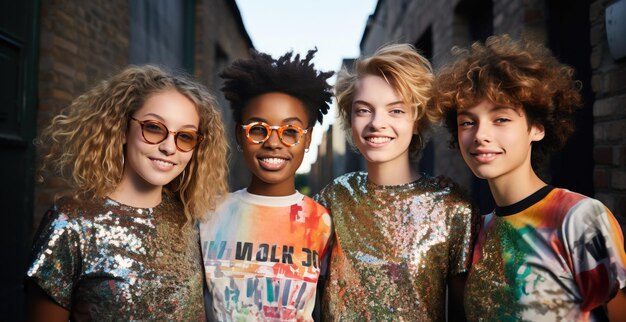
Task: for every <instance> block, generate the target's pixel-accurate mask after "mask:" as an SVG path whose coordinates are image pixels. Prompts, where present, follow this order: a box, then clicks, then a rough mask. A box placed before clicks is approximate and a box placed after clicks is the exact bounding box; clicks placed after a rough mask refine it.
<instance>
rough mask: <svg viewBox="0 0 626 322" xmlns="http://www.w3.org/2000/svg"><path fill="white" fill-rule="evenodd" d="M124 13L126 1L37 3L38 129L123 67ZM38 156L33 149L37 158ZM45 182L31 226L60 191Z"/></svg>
mask: <svg viewBox="0 0 626 322" xmlns="http://www.w3.org/2000/svg"><path fill="white" fill-rule="evenodd" d="M128 10H129V3H128V1H127V0H93V1H79V0H72V1H61V0H49V1H42V2H41V16H40V19H41V20H40V21H41V30H40V44H39V46H40V47H39V85H38V86H39V93H38V94H39V106H38V111H37V112H38V115H37V128H38V129H41V128H42V127H44V126H46V125H47V124H48V123H49V121H50V118H51V117H53V116H54V115H56V114H58V112H59V111H60V109H61V108H63V107H65V106H67V105H68V104H69V103H70V102H71V101H72V100H73V99H74V98H75V97H76V96H78V95H80V94H81V93H83V92H84V91H86V90H87V89H89V88H90V87H91V86H93V85H94V84H96V83H97V82H98V81H100V80H102V79H104V78H106V77H108V76H111V75H113V74H114V73H115V72H117V71H119V70H120V69H121V68H123V67H124V66H125V65H126V64H127V60H128V34H129V33H128V28H129V27H128V26H129V21H128V17H129V11H128ZM38 133H39V131H38ZM42 152H43V151H37V154H38V158H40V157H41V154H42ZM45 180H46V181H45V183H44V184H38V185H37V186H36V188H35V207H34V211H35V215H34V220H33V224H34V225H35V226H37V225H38V224H39V221H40V218H41V216H42V215H43V213H44V212H45V210H46V209H47V208H48V207H49V206H50V205H51V203H52V200H53V197H54V194H55V193H58V192H60V191H63V188H64V184H63V182H62V180H60V179H57V178H50V179H48V178H45Z"/></svg>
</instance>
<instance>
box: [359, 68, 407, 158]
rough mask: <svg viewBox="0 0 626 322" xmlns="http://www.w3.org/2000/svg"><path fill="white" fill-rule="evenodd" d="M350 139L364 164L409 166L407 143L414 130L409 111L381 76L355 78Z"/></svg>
mask: <svg viewBox="0 0 626 322" xmlns="http://www.w3.org/2000/svg"><path fill="white" fill-rule="evenodd" d="M351 123H352V127H351V128H352V138H353V141H354V143H355V145H356V146H357V148H358V149H359V151H360V152H361V154H362V155H363V156H364V157H365V159H366V160H367V163H368V168H370V167H371V166H375V165H394V166H395V165H398V166H400V167H406V166H408V165H409V144H410V143H411V139H412V137H413V134H415V133H416V127H415V122H414V121H413V118H412V117H411V110H410V108H409V107H408V106H406V104H405V103H404V101H403V100H402V97H400V96H399V95H398V93H397V92H396V91H395V90H394V89H393V87H391V85H389V84H387V82H386V81H385V79H384V78H382V77H379V76H373V75H368V76H365V77H363V78H361V79H360V80H359V81H358V84H357V87H356V92H355V95H354V100H353V102H352V111H351Z"/></svg>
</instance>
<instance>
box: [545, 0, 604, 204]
mask: <svg viewBox="0 0 626 322" xmlns="http://www.w3.org/2000/svg"><path fill="white" fill-rule="evenodd" d="M546 25H547V31H548V46H549V48H550V49H551V50H552V52H553V53H554V55H555V56H556V57H557V58H558V60H559V61H560V62H562V63H565V64H567V65H570V66H572V67H574V69H575V70H576V74H575V76H574V77H575V78H576V79H578V80H580V81H581V82H582V84H583V87H582V92H581V94H582V97H583V101H584V106H583V108H582V109H581V110H579V111H578V112H577V113H576V116H575V117H576V131H575V132H574V134H573V135H572V136H571V137H570V139H569V141H568V143H567V144H566V145H565V147H564V148H563V149H562V150H561V151H559V152H558V153H555V154H554V155H552V157H551V160H550V176H551V183H552V184H553V185H555V186H559V187H563V188H567V189H570V190H572V191H576V192H579V193H582V194H584V195H587V196H593V195H594V187H593V165H594V163H593V102H594V99H595V98H594V94H593V91H592V90H591V59H590V57H591V45H590V40H589V31H590V23H589V1H586V0H567V1H566V0H549V1H546Z"/></svg>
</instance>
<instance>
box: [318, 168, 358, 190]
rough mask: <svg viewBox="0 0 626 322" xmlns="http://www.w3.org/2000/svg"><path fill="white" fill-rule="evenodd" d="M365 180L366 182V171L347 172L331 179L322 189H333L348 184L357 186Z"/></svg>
mask: <svg viewBox="0 0 626 322" xmlns="http://www.w3.org/2000/svg"><path fill="white" fill-rule="evenodd" d="M365 182H367V172H363V171H358V172H349V173H346V174H343V175H340V176H338V177H337V178H335V179H333V181H331V182H330V183H329V184H328V185H327V186H326V187H325V188H324V190H327V189H330V190H333V189H334V188H341V187H349V186H355V185H357V186H358V185H360V184H363V183H365Z"/></svg>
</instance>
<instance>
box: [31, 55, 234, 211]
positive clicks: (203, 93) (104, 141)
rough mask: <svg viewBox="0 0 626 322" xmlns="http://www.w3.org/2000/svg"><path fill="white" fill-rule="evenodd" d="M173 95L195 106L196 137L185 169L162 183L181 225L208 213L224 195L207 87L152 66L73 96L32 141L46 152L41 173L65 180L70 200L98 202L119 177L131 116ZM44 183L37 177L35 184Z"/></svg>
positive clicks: (220, 133)
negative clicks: (153, 99) (180, 211)
mask: <svg viewBox="0 0 626 322" xmlns="http://www.w3.org/2000/svg"><path fill="white" fill-rule="evenodd" d="M168 90H175V91H177V92H179V93H180V94H182V95H184V96H185V97H187V98H188V99H189V100H190V101H192V102H193V104H194V105H195V106H196V108H197V111H198V114H199V116H200V124H199V127H198V132H199V133H200V134H201V135H203V136H204V137H205V139H204V140H203V141H202V142H201V143H200V144H199V145H198V146H197V147H196V148H195V149H194V151H193V156H192V159H191V161H190V162H189V163H188V164H187V167H186V168H185V171H184V172H183V173H182V174H181V175H179V176H178V177H177V178H175V179H174V180H172V182H170V183H168V184H167V185H166V186H165V189H166V191H169V192H171V193H174V194H175V195H176V197H177V198H178V199H179V200H180V201H181V202H182V204H183V205H184V209H185V216H186V217H187V220H188V222H191V221H193V220H194V219H200V218H202V216H203V215H204V214H205V213H206V212H207V211H209V210H211V209H215V207H216V206H217V204H218V199H219V198H220V197H223V196H225V195H226V193H227V192H228V184H227V174H228V169H227V158H228V155H227V154H228V145H227V141H226V138H225V131H224V125H223V123H222V119H221V116H220V113H219V112H218V108H217V103H216V101H215V99H214V98H213V96H212V95H211V94H209V92H208V91H207V89H206V88H205V87H204V86H202V85H200V84H198V83H196V82H194V81H192V80H191V79H189V78H187V77H185V76H182V75H172V74H170V73H166V72H165V71H163V70H162V69H160V68H158V67H155V66H150V65H146V66H130V67H128V68H126V69H124V70H123V71H122V72H120V73H119V74H117V75H115V76H113V77H111V78H110V79H108V80H105V81H102V82H101V83H100V84H98V85H97V86H95V87H94V88H92V89H91V90H89V91H88V92H86V93H85V94H83V95H81V96H79V97H78V98H76V99H75V100H74V101H73V102H72V103H71V104H70V105H69V106H68V107H66V108H64V109H63V110H62V111H61V113H60V114H59V115H57V116H56V117H54V118H53V119H52V122H51V124H50V125H49V126H48V127H47V128H45V129H44V131H43V132H42V133H41V135H40V137H39V138H38V139H37V141H36V142H37V144H38V145H39V146H40V148H42V150H47V153H45V155H44V156H43V158H42V167H41V169H42V172H45V171H46V170H50V171H52V172H53V174H56V175H59V176H61V177H63V178H65V179H66V180H67V181H68V182H69V184H70V187H71V188H72V189H73V190H74V191H73V192H74V193H75V196H77V197H78V196H80V197H94V196H96V197H105V196H107V195H108V194H110V193H111V192H113V191H114V189H115V188H116V187H117V185H118V184H119V183H120V181H121V179H122V171H123V167H124V165H123V160H124V142H125V138H126V134H127V130H128V124H129V120H130V117H131V116H132V115H133V114H134V113H135V112H136V111H137V110H138V109H140V108H141V107H142V106H143V104H144V102H145V101H146V100H147V99H148V98H149V97H150V96H151V95H154V94H155V93H160V92H163V91H168ZM42 181H43V180H42Z"/></svg>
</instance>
